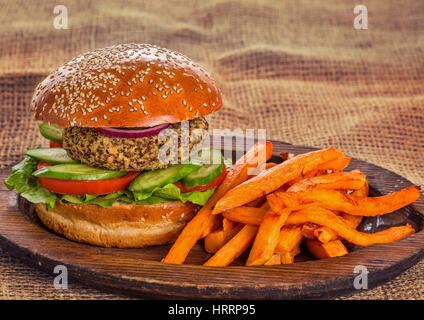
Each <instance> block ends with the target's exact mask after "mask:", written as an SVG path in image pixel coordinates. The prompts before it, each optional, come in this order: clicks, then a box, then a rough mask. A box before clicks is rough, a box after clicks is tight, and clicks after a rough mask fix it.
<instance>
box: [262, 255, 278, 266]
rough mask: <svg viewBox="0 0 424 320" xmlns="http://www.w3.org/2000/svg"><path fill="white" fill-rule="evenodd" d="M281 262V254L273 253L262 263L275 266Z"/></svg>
mask: <svg viewBox="0 0 424 320" xmlns="http://www.w3.org/2000/svg"><path fill="white" fill-rule="evenodd" d="M279 264H281V254H279V253H274V254H273V255H272V257H271V259H269V260H268V261H267V262H265V263H264V266H276V265H279Z"/></svg>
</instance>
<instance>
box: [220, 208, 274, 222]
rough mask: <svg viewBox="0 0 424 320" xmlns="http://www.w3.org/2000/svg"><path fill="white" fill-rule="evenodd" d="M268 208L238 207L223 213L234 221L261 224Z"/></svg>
mask: <svg viewBox="0 0 424 320" xmlns="http://www.w3.org/2000/svg"><path fill="white" fill-rule="evenodd" d="M267 211H268V208H265V207H264V208H254V207H245V206H242V207H237V208H233V209H230V210H227V211H224V212H223V213H222V215H223V216H224V217H225V218H228V219H230V220H232V221H236V222H241V223H243V224H252V225H256V226H258V225H260V224H261V222H262V219H263V218H264V215H265V213H266V212H267Z"/></svg>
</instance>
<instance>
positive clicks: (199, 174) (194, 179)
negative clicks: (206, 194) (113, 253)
mask: <svg viewBox="0 0 424 320" xmlns="http://www.w3.org/2000/svg"><path fill="white" fill-rule="evenodd" d="M223 166H224V164H223V163H221V164H207V165H204V166H203V167H201V168H200V169H199V170H197V171H195V172H193V173H191V174H189V175H188V176H186V177H185V178H183V179H182V180H181V182H182V183H183V186H184V187H186V188H190V187H196V186H204V185H206V184H208V183H209V182H211V181H212V180H215V179H216V178H218V177H219V176H220V175H221V173H222V170H223Z"/></svg>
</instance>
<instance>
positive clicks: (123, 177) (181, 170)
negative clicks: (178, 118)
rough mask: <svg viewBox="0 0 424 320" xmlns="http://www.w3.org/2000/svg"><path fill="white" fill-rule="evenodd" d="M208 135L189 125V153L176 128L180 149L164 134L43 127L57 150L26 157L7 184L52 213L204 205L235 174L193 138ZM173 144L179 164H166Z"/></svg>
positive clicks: (197, 123)
mask: <svg viewBox="0 0 424 320" xmlns="http://www.w3.org/2000/svg"><path fill="white" fill-rule="evenodd" d="M207 127H208V124H207V122H206V120H205V119H204V118H196V119H194V120H191V121H189V123H188V130H189V133H190V135H189V139H188V142H187V146H188V152H186V151H187V150H185V149H184V150H183V144H182V143H181V140H182V129H181V125H180V124H178V123H177V124H172V125H170V126H169V127H168V128H170V129H172V130H173V132H174V135H175V136H174V138H175V137H176V141H174V140H172V141H170V140H169V138H167V139H164V138H163V137H161V136H160V133H158V134H152V135H148V136H143V137H136V138H127V137H124V138H123V137H116V136H113V135H112V136H110V135H107V134H103V133H102V132H100V131H99V130H96V129H95V128H85V127H70V128H66V129H62V128H59V127H57V126H55V125H50V124H46V123H42V124H41V125H40V132H41V134H42V135H43V136H44V137H45V138H47V139H49V140H50V145H51V148H34V149H29V150H27V151H26V155H27V157H26V158H25V159H24V160H23V161H22V162H20V163H19V164H17V165H16V166H14V167H13V168H12V171H11V175H10V177H9V178H8V179H7V180H6V181H5V184H6V186H7V187H8V188H9V189H10V190H12V189H16V191H17V192H18V193H20V194H21V196H22V197H24V198H26V199H27V200H29V201H30V202H33V203H45V204H46V206H47V209H52V208H53V207H54V206H55V204H56V203H57V201H59V202H60V203H74V204H94V205H99V206H102V207H106V208H107V207H110V206H112V205H114V204H115V203H119V204H120V205H124V204H144V205H149V204H155V203H158V202H170V201H182V202H187V201H189V202H192V203H194V204H198V205H204V204H205V203H206V201H207V200H208V199H209V197H210V196H211V195H212V194H213V192H214V190H215V188H216V187H217V186H218V185H219V184H220V183H221V182H222V180H223V179H224V178H225V175H226V172H227V170H228V169H229V167H230V166H231V162H229V161H225V160H224V158H223V156H222V154H221V152H220V151H218V150H215V149H210V148H207V149H202V148H200V145H201V142H202V135H198V134H197V135H192V134H191V132H192V131H194V130H195V129H205V130H206V129H207ZM170 142H171V144H172V145H174V144H175V143H178V146H177V147H175V146H174V147H175V148H174V147H173V148H169V151H168V152H167V153H166V155H167V157H169V158H171V159H176V160H177V161H176V162H164V161H163V159H161V151H160V150H161V148H162V147H163V146H164V145H165V144H166V143H168V144H169V143H170ZM173 152H174V153H175V154H172V153H173ZM188 156H190V157H189V158H188Z"/></svg>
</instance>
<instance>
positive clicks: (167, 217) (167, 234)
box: [35, 202, 198, 248]
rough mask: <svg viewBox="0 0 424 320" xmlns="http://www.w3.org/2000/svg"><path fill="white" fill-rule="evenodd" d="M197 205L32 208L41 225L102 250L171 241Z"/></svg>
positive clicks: (39, 206) (164, 204) (56, 206)
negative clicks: (99, 247)
mask: <svg viewBox="0 0 424 320" xmlns="http://www.w3.org/2000/svg"><path fill="white" fill-rule="evenodd" d="M197 208H198V206H197V205H194V204H192V203H189V202H186V203H182V202H165V203H157V204H152V205H135V204H116V203H115V204H114V205H113V206H111V207H110V208H103V207H101V206H98V205H93V204H86V205H81V204H61V203H60V202H57V203H56V205H55V207H54V209H52V210H49V211H47V210H46V205H45V204H43V203H39V204H36V205H35V211H36V213H37V215H38V217H39V218H40V220H41V221H42V223H43V224H44V225H45V226H46V227H47V228H49V229H51V230H53V231H54V232H56V233H58V234H61V235H63V236H65V237H66V238H68V239H70V240H73V241H78V242H83V243H89V244H92V245H96V246H102V247H119V248H141V247H146V246H152V245H161V244H165V243H169V242H173V241H174V240H175V239H176V238H177V236H178V234H179V233H180V231H181V230H182V228H183V227H184V226H185V224H186V223H187V222H188V221H189V220H190V219H191V218H192V217H193V215H194V213H195V212H196V210H197Z"/></svg>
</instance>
